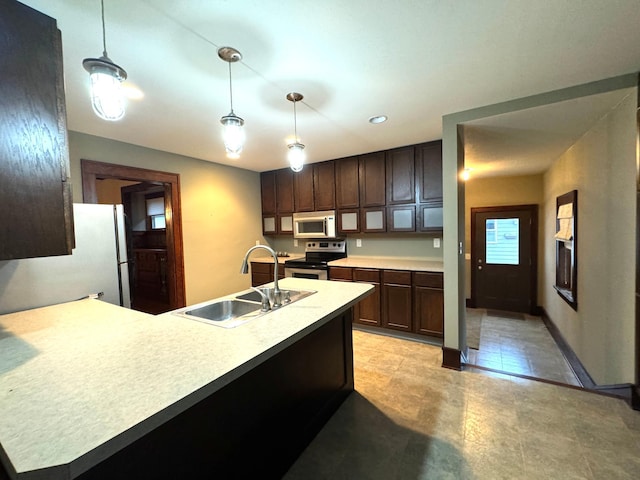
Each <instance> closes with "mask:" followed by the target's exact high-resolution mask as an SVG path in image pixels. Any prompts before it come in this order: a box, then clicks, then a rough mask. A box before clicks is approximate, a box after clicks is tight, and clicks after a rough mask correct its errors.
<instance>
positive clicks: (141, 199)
mask: <svg viewBox="0 0 640 480" xmlns="http://www.w3.org/2000/svg"><path fill="white" fill-rule="evenodd" d="M80 163H81V169H82V192H83V200H84V202H85V203H122V204H123V205H124V210H125V215H126V216H127V219H128V222H127V253H128V258H129V261H130V264H129V277H130V286H131V298H132V301H131V303H132V308H133V309H135V310H140V311H144V312H148V313H153V314H157V313H161V312H164V311H168V310H174V309H177V308H181V307H184V306H185V305H186V299H185V286H184V259H183V258H184V257H183V245H182V224H181V212H180V176H179V175H178V174H175V173H168V172H161V171H155V170H147V169H142V168H137V167H128V166H124V165H115V164H110V163H102V162H96V161H92V160H84V159H83V160H81V162H80ZM118 195H119V198H120V200H119V201H118ZM101 197H102V200H103V201H101Z"/></svg>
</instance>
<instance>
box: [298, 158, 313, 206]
mask: <svg viewBox="0 0 640 480" xmlns="http://www.w3.org/2000/svg"><path fill="white" fill-rule="evenodd" d="M293 189H294V197H295V210H294V211H296V212H313V210H314V205H313V167H312V166H308V167H307V168H303V169H302V171H300V172H296V173H295V174H294V177H293Z"/></svg>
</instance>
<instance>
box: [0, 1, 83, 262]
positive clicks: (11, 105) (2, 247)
mask: <svg viewBox="0 0 640 480" xmlns="http://www.w3.org/2000/svg"><path fill="white" fill-rule="evenodd" d="M0 10H1V11H2V13H1V14H0V32H2V33H1V34H0V52H1V53H0V57H2V68H0V125H1V127H0V128H2V135H1V136H0V164H1V165H2V167H1V168H0V185H2V188H1V189H0V219H1V220H2V224H3V228H2V229H0V260H9V259H17V258H29V257H43V256H52V255H68V254H70V253H71V251H72V248H73V245H74V238H73V210H72V198H71V186H70V182H69V181H68V179H69V152H68V146H67V128H66V112H65V95H64V83H63V74H62V42H61V40H60V32H59V31H58V29H57V26H56V21H55V20H54V19H53V18H51V17H48V16H46V15H43V14H42V13H40V12H38V11H36V10H33V9H31V8H29V7H27V6H25V5H22V4H21V3H18V2H14V1H12V2H8V1H2V2H1V6H0Z"/></svg>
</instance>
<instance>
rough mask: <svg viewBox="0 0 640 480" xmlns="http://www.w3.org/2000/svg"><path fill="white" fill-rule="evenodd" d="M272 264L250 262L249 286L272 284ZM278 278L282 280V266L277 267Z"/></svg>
mask: <svg viewBox="0 0 640 480" xmlns="http://www.w3.org/2000/svg"><path fill="white" fill-rule="evenodd" d="M273 268H274V267H273V263H265V262H251V286H252V287H258V286H260V285H264V284H265V283H269V282H273ZM278 278H279V279H280V278H284V265H282V264H280V265H278Z"/></svg>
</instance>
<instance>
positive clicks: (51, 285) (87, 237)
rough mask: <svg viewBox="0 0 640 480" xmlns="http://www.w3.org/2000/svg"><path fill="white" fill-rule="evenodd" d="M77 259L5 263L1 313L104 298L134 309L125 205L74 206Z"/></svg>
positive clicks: (0, 268) (0, 264)
mask: <svg viewBox="0 0 640 480" xmlns="http://www.w3.org/2000/svg"><path fill="white" fill-rule="evenodd" d="M73 216H74V230H75V239H76V247H75V248H74V249H73V252H72V254H71V255H62V256H55V257H41V258H26V259H20V260H5V261H0V314H4V313H11V312H16V311H19V310H27V309H31V308H37V307H42V306H46V305H53V304H56V303H63V302H68V301H72V300H77V299H80V298H84V297H87V296H90V295H97V294H100V298H101V299H102V300H104V301H105V302H109V303H113V304H115V305H121V306H124V307H127V308H131V297H130V292H129V268H128V262H127V247H126V234H125V220H124V212H123V207H122V205H96V204H88V203H75V204H74V205H73Z"/></svg>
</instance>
